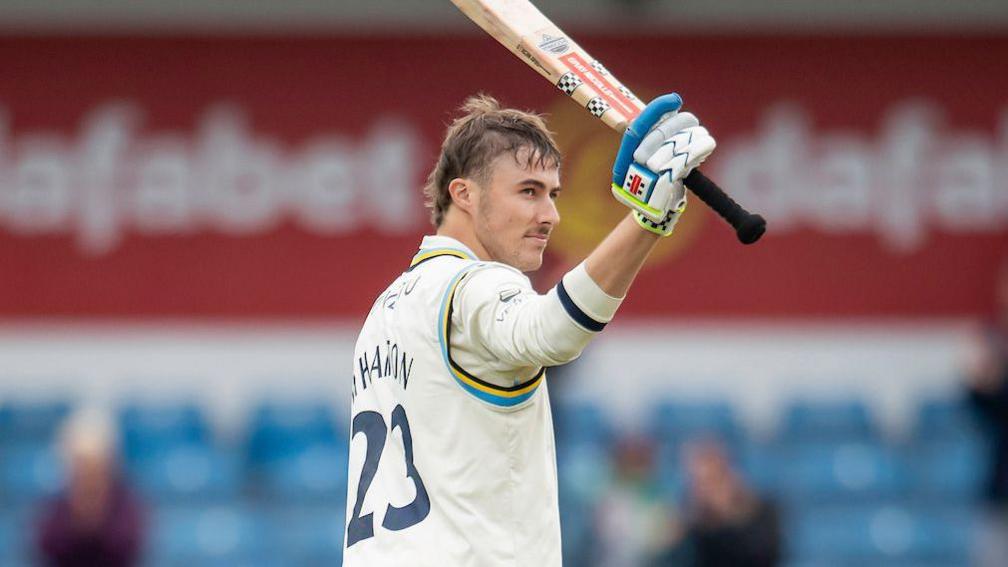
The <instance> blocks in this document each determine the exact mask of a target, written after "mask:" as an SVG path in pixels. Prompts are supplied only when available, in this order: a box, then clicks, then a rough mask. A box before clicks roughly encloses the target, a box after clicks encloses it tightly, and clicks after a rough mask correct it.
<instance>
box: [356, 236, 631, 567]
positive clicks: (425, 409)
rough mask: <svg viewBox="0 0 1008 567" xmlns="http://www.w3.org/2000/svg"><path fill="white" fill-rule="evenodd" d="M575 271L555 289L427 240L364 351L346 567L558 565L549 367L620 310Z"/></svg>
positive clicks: (372, 325)
mask: <svg viewBox="0 0 1008 567" xmlns="http://www.w3.org/2000/svg"><path fill="white" fill-rule="evenodd" d="M620 301H621V300H620V299H616V298H612V297H609V296H608V295H606V294H605V293H604V292H603V291H602V290H601V289H600V288H599V287H598V286H597V285H596V284H595V283H594V282H593V281H592V280H591V278H590V277H588V274H587V272H585V271H584V268H583V266H578V267H577V268H575V269H574V270H572V271H571V272H569V273H568V274H566V275H565V276H564V278H563V279H562V281H561V282H560V283H559V284H557V286H556V287H555V288H553V289H552V290H550V292H549V293H547V294H545V295H539V294H537V293H536V292H535V291H534V290H533V289H532V286H531V284H530V282H529V280H528V278H527V277H525V276H524V275H523V274H522V273H520V272H519V271H518V270H515V269H514V268H511V267H509V266H506V265H504V264H500V263H496V262H482V261H479V260H477V259H476V257H475V255H474V254H473V253H472V252H471V251H470V250H468V249H467V248H466V247H465V246H463V245H462V243H461V242H459V241H457V240H454V239H452V238H448V237H444V236H428V237H425V238H424V240H423V243H422V244H421V247H420V251H419V252H418V253H417V255H416V256H415V257H414V259H413V261H412V263H411V265H410V268H409V269H408V270H407V271H406V272H404V273H403V274H402V275H401V276H399V277H398V278H396V280H395V281H393V282H392V284H391V285H390V286H389V287H388V288H387V289H386V290H385V291H384V292H383V293H382V294H381V295H379V296H378V299H377V300H376V301H375V303H374V305H373V306H372V308H371V311H370V313H369V314H368V316H367V320H366V321H365V322H364V327H363V329H362V330H361V333H360V336H359V337H358V340H357V345H356V347H355V350H354V367H353V388H352V393H353V401H352V404H351V407H352V416H353V417H352V422H351V431H350V468H349V479H350V480H349V483H348V487H347V531H346V533H345V536H346V539H345V543H344V559H343V565H345V566H347V567H362V566H369V567H370V566H384V565H388V566H400V565H403V566H404V565H409V566H416V567H420V566H437V567H442V566H459V567H461V566H480V567H485V566H513V567H528V566H536V567H547V566H559V565H560V561H561V560H560V518H559V507H558V503H557V473H556V452H555V447H554V441H553V424H552V419H551V417H550V406H549V399H548V396H547V392H546V380H545V373H546V372H545V367H547V366H555V365H558V364H563V363H565V362H569V361H570V360H573V359H574V358H576V357H577V356H578V355H579V354H580V353H581V350H582V349H583V348H584V347H585V345H586V344H587V343H588V341H589V340H590V339H591V338H592V337H593V336H594V335H595V334H597V332H598V331H600V330H601V329H602V327H603V326H604V325H605V323H606V322H608V321H609V320H610V319H611V318H612V316H613V314H614V313H615V311H616V308H617V307H618V306H619V304H620Z"/></svg>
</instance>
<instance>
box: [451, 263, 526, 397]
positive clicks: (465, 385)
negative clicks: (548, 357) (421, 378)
mask: <svg viewBox="0 0 1008 567" xmlns="http://www.w3.org/2000/svg"><path fill="white" fill-rule="evenodd" d="M474 267H476V266H471V267H469V268H466V269H463V270H461V271H460V272H459V273H458V274H456V275H455V277H454V278H453V279H452V280H451V282H450V283H449V284H448V289H447V290H446V291H445V295H444V299H443V300H442V302H441V310H440V313H439V314H438V341H439V342H440V343H441V355H442V357H443V358H444V362H445V365H446V366H447V367H448V372H449V373H451V375H452V377H453V378H454V379H455V381H456V382H458V384H459V386H461V387H462V389H463V390H465V391H467V392H469V393H470V394H472V395H473V396H475V397H477V398H479V399H480V400H483V401H484V402H487V403H489V404H492V405H495V406H499V407H513V406H516V405H518V404H520V403H522V402H524V401H526V400H528V399H529V398H531V397H532V395H533V394H535V391H536V389H537V388H538V387H539V384H541V383H542V380H543V378H544V377H545V376H546V368H545V367H544V368H540V369H539V372H537V373H536V375H535V376H533V377H532V378H531V379H529V380H527V381H525V382H522V383H521V384H516V385H514V386H510V387H504V386H498V385H496V384H491V383H489V382H486V381H484V380H480V379H479V378H477V377H475V376H473V375H472V374H470V373H468V372H466V371H465V369H463V368H462V367H461V366H459V365H458V364H457V363H456V362H455V361H454V360H452V357H451V337H450V332H451V316H452V309H453V306H452V304H453V302H454V299H455V290H456V289H457V288H458V285H459V283H460V282H461V281H462V278H464V277H465V275H466V274H468V273H469V272H470V271H471V270H472V268H474Z"/></svg>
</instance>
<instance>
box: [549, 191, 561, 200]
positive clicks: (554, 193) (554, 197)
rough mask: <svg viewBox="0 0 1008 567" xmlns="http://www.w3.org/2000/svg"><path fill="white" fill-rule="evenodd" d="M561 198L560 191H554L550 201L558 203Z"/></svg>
mask: <svg viewBox="0 0 1008 567" xmlns="http://www.w3.org/2000/svg"><path fill="white" fill-rule="evenodd" d="M559 196H560V193H559V192H558V191H553V192H552V193H550V199H553V200H554V201H556V198H557V197H559Z"/></svg>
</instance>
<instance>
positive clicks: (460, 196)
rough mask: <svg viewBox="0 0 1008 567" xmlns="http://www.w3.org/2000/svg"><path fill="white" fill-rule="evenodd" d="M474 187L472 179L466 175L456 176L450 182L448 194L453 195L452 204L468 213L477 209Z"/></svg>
mask: <svg viewBox="0 0 1008 567" xmlns="http://www.w3.org/2000/svg"><path fill="white" fill-rule="evenodd" d="M474 189H475V185H474V184H473V182H472V180H471V179H466V178H464V177H456V178H455V179H452V180H451V181H450V182H449V183H448V194H449V195H451V198H452V204H453V205H455V206H456V207H458V208H460V209H462V210H463V211H466V212H467V213H472V212H473V211H474V210H475V209H476V193H475V191H474Z"/></svg>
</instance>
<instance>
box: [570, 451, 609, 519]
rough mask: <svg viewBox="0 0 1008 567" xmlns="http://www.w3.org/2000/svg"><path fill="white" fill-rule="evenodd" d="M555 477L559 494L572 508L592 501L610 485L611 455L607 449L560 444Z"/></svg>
mask: <svg viewBox="0 0 1008 567" xmlns="http://www.w3.org/2000/svg"><path fill="white" fill-rule="evenodd" d="M557 475H558V476H559V482H560V490H561V491H562V492H563V493H564V495H566V496H567V497H568V499H569V501H570V502H571V503H572V504H574V503H582V502H587V501H593V500H594V499H595V498H597V497H598V496H599V495H600V494H601V493H602V492H603V491H604V490H605V487H606V486H608V485H609V482H610V479H611V476H612V455H611V453H610V451H609V449H608V448H607V447H603V446H600V445H596V444H589V443H580V444H578V443H567V444H559V445H558V446H557Z"/></svg>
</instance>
